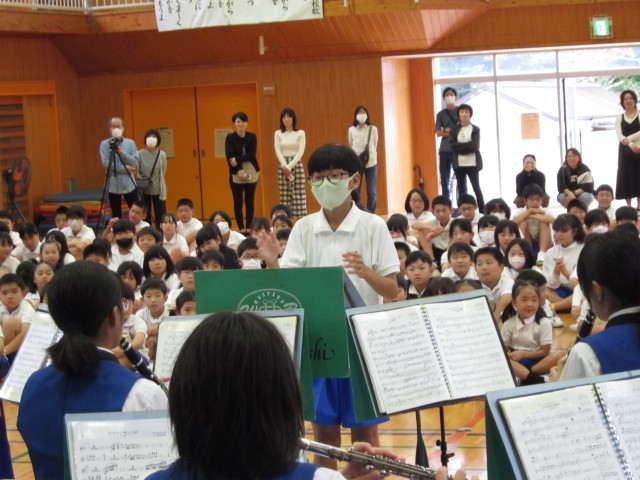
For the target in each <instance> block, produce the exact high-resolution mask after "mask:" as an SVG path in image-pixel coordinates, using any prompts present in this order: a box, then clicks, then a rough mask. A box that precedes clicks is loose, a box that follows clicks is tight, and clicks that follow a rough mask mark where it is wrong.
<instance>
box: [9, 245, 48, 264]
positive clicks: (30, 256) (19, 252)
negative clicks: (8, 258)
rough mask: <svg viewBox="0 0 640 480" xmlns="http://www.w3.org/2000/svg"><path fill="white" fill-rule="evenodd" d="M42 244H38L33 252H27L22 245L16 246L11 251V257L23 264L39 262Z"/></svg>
mask: <svg viewBox="0 0 640 480" xmlns="http://www.w3.org/2000/svg"><path fill="white" fill-rule="evenodd" d="M41 246H42V242H38V245H37V246H36V248H35V250H29V248H28V247H27V246H26V245H25V244H24V243H23V244H22V245H18V246H17V247H16V248H14V249H13V250H12V251H11V255H13V256H14V257H16V258H17V259H18V260H19V261H21V262H24V261H26V260H39V259H40V247H41Z"/></svg>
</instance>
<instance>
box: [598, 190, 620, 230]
mask: <svg viewBox="0 0 640 480" xmlns="http://www.w3.org/2000/svg"><path fill="white" fill-rule="evenodd" d="M595 194H596V201H597V202H598V210H602V211H603V212H605V213H606V214H607V216H608V217H609V222H613V221H614V220H615V219H616V209H615V208H613V207H612V206H611V204H612V203H613V198H614V197H613V188H611V186H610V185H607V184H606V183H605V184H602V185H600V186H599V187H598V188H596V192H595Z"/></svg>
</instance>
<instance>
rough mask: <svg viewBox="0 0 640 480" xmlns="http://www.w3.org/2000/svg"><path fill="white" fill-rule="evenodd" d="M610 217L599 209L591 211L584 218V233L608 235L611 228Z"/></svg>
mask: <svg viewBox="0 0 640 480" xmlns="http://www.w3.org/2000/svg"><path fill="white" fill-rule="evenodd" d="M610 223H611V222H610V220H609V216H608V215H607V213H606V212H605V211H604V210H601V209H599V208H596V209H593V210H589V211H588V212H587V214H586V215H585V216H584V231H585V233H586V234H587V235H589V234H590V233H607V232H608V231H609V226H610Z"/></svg>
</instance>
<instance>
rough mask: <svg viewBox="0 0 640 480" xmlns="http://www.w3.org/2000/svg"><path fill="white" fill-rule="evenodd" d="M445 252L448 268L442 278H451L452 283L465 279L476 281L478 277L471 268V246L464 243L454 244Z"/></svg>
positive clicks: (472, 252)
mask: <svg viewBox="0 0 640 480" xmlns="http://www.w3.org/2000/svg"><path fill="white" fill-rule="evenodd" d="M447 252H448V263H449V266H450V268H447V269H446V270H445V271H444V272H443V273H442V276H443V277H444V278H451V279H452V280H453V281H454V282H455V281H458V280H463V279H465V278H469V279H473V280H477V278H478V275H477V274H476V271H475V269H474V268H473V254H474V249H473V247H472V246H471V245H469V244H468V243H465V242H454V243H452V244H451V246H450V247H449V249H448V250H447Z"/></svg>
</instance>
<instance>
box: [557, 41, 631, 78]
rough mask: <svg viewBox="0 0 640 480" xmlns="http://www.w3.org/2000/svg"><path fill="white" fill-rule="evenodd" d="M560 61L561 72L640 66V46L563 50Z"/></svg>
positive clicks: (559, 55) (559, 57) (559, 54)
mask: <svg viewBox="0 0 640 480" xmlns="http://www.w3.org/2000/svg"><path fill="white" fill-rule="evenodd" d="M558 63H559V69H560V71H561V72H587V71H608V70H616V69H626V68H640V47H623V48H590V49H583V50H561V51H560V52H558Z"/></svg>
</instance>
